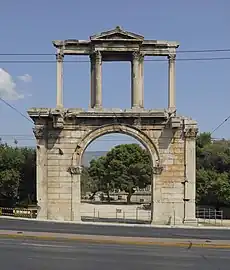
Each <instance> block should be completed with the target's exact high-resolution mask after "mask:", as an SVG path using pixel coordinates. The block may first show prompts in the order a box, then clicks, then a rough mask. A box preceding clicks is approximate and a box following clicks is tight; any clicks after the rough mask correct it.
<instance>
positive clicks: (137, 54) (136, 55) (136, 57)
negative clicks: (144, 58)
mask: <svg viewBox="0 0 230 270" xmlns="http://www.w3.org/2000/svg"><path fill="white" fill-rule="evenodd" d="M132 56H133V59H134V60H139V59H140V52H133V53H132Z"/></svg>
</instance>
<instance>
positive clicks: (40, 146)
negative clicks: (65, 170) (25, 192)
mask: <svg viewBox="0 0 230 270" xmlns="http://www.w3.org/2000/svg"><path fill="white" fill-rule="evenodd" d="M33 132H34V135H35V137H36V140H37V149H36V164H37V170H36V179H37V204H38V207H39V209H38V216H37V218H38V219H47V218H48V177H47V129H46V126H45V125H43V124H39V125H35V127H34V128H33Z"/></svg>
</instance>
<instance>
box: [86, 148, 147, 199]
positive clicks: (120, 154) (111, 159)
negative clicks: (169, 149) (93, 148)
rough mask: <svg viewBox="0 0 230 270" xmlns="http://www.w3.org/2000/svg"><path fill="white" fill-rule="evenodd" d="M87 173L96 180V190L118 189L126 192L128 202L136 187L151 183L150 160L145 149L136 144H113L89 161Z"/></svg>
mask: <svg viewBox="0 0 230 270" xmlns="http://www.w3.org/2000/svg"><path fill="white" fill-rule="evenodd" d="M89 174H90V176H91V177H92V179H95V180H96V181H98V182H97V183H98V190H101V191H103V192H105V193H106V194H107V196H108V199H109V198H110V197H109V192H110V191H111V190H114V189H119V190H122V191H125V192H127V193H128V195H127V203H130V201H131V197H132V195H133V194H134V193H135V190H136V188H145V187H147V186H148V185H150V184H151V174H152V169H151V160H150V157H149V155H148V153H147V151H146V150H145V149H143V148H142V147H141V146H140V145H138V144H122V145H118V146H115V147H114V148H112V149H111V151H109V152H108V153H107V155H106V156H105V157H101V158H99V159H97V160H93V161H92V162H91V163H90V167H89Z"/></svg>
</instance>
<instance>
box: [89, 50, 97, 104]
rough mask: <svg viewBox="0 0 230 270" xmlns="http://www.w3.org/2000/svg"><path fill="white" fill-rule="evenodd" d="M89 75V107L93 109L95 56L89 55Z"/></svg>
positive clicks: (94, 101)
mask: <svg viewBox="0 0 230 270" xmlns="http://www.w3.org/2000/svg"><path fill="white" fill-rule="evenodd" d="M90 73H91V91H90V106H91V108H94V107H95V103H96V100H95V86H96V83H95V82H96V81H95V78H96V76H95V55H94V54H91V55H90Z"/></svg>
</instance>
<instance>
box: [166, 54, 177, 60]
mask: <svg viewBox="0 0 230 270" xmlns="http://www.w3.org/2000/svg"><path fill="white" fill-rule="evenodd" d="M175 59H176V54H175V53H170V54H169V55H168V60H169V61H175Z"/></svg>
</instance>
